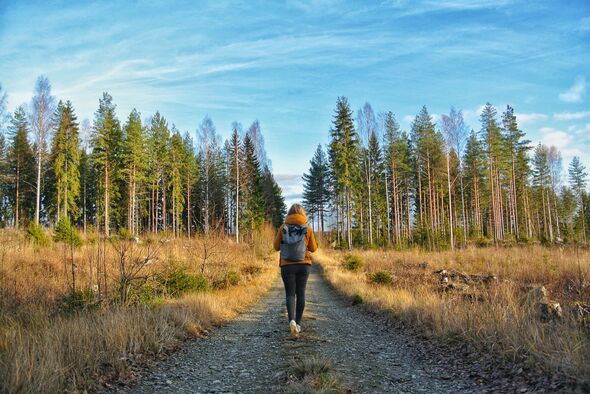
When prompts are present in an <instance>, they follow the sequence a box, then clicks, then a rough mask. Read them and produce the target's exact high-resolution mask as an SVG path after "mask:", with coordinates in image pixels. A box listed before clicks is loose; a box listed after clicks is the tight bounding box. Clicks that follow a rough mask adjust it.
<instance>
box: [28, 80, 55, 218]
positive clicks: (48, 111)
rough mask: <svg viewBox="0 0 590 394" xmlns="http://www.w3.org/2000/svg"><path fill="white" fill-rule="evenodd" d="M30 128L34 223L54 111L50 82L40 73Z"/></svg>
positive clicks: (32, 107) (37, 212)
mask: <svg viewBox="0 0 590 394" xmlns="http://www.w3.org/2000/svg"><path fill="white" fill-rule="evenodd" d="M31 110H32V112H31V121H30V122H31V129H32V132H33V136H34V138H33V143H34V147H35V162H36V167H37V179H36V190H35V223H36V224H39V216H40V211H41V190H42V185H41V183H42V172H43V164H44V162H45V152H46V150H47V138H48V136H49V133H50V131H51V129H52V128H53V124H52V116H53V113H54V111H55V97H53V96H52V95H51V84H50V83H49V79H47V77H45V76H43V75H41V76H39V77H38V78H37V82H36V83H35V94H34V96H33V100H32V104H31Z"/></svg>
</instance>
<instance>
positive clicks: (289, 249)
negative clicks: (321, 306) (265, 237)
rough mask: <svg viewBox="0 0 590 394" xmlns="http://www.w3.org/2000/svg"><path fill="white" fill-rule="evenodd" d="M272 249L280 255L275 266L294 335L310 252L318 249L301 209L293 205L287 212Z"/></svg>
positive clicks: (309, 266)
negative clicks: (281, 281) (278, 272)
mask: <svg viewBox="0 0 590 394" xmlns="http://www.w3.org/2000/svg"><path fill="white" fill-rule="evenodd" d="M274 248H275V250H277V251H280V252H281V253H280V260H279V265H280V266H281V277H282V278H283V283H284V284H285V295H286V298H287V314H288V316H289V327H290V329H291V334H293V335H297V334H299V333H300V332H301V318H302V317H303V309H304V308H305V285H306V284H307V278H308V277H309V271H310V269H311V255H310V252H311V253H313V252H315V251H316V250H317V248H318V245H317V243H316V240H315V236H314V235H313V230H312V228H311V226H310V225H308V224H307V216H306V215H305V210H304V209H303V207H302V206H301V205H299V204H293V205H292V206H291V208H290V209H289V213H288V214H287V217H286V218H285V223H284V224H282V225H281V227H280V228H279V231H278V232H277V235H276V237H275V240H274ZM296 297H297V302H296V301H295V298H296Z"/></svg>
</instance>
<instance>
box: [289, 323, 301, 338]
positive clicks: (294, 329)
mask: <svg viewBox="0 0 590 394" xmlns="http://www.w3.org/2000/svg"><path fill="white" fill-rule="evenodd" d="M289 327H290V328H291V335H297V334H298V333H299V331H298V330H297V323H295V320H291V321H290V322H289Z"/></svg>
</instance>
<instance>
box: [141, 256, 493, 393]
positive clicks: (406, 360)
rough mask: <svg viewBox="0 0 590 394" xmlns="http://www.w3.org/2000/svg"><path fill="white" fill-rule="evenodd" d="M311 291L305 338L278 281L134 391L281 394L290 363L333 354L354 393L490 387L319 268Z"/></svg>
mask: <svg viewBox="0 0 590 394" xmlns="http://www.w3.org/2000/svg"><path fill="white" fill-rule="evenodd" d="M307 294H308V296H307V300H308V303H307V309H306V312H305V315H304V321H303V324H302V325H303V332H302V334H301V335H300V336H299V338H296V339H294V338H291V337H290V336H289V333H288V325H287V322H286V316H285V311H284V309H285V308H284V298H283V287H282V283H281V282H280V280H279V281H277V283H276V285H275V286H274V287H273V288H272V289H271V291H270V292H269V294H268V295H267V296H266V297H265V298H264V299H263V300H261V301H260V302H259V303H258V304H257V305H255V306H254V307H253V308H252V309H251V310H250V311H248V312H247V313H244V314H243V315H241V316H240V317H238V318H237V319H236V320H234V321H232V322H231V323H230V324H229V325H227V326H225V327H221V328H219V329H218V330H216V331H215V333H214V334H212V335H211V336H210V337H209V338H207V339H202V340H196V341H194V342H191V343H190V344H188V345H187V346H185V347H184V348H183V349H182V350H181V351H179V352H177V353H175V354H174V355H172V356H171V357H170V358H168V359H167V360H166V361H163V362H161V363H160V364H159V365H158V366H156V367H155V368H154V369H153V370H152V371H151V372H149V374H148V375H147V376H145V377H144V378H143V379H142V380H141V381H140V382H139V384H138V385H137V386H136V387H134V388H133V389H132V392H135V393H155V392H158V393H161V392H191V393H194V392H239V393H241V392H245V393H268V392H277V391H281V387H282V384H284V382H285V380H286V371H288V369H289V365H290V364H292V363H293V361H294V360H296V359H302V358H308V357H311V356H313V355H319V356H324V357H326V358H329V359H330V360H331V361H332V364H333V367H334V371H335V374H336V375H337V376H338V377H339V379H340V380H341V381H342V382H343V383H344V384H345V385H346V386H347V387H349V388H350V389H351V391H352V392H354V393H357V392H358V393H365V392H366V393H374V392H431V393H441V392H479V391H482V389H484V387H482V386H481V385H480V384H479V383H478V382H477V381H476V380H475V379H474V378H471V377H470V373H469V372H468V371H466V370H465V368H463V367H462V366H460V365H456V364H455V361H454V360H453V358H452V357H445V355H444V353H441V352H434V353H437V354H438V355H437V354H434V355H433V354H432V353H431V352H430V351H429V349H428V347H425V346H424V345H423V344H421V341H420V340H416V339H415V338H412V337H411V336H409V335H408V334H403V333H400V332H399V330H395V329H394V328H392V327H390V326H389V325H388V324H387V321H386V320H385V319H381V318H378V317H372V316H370V315H368V314H367V313H364V312H362V311H361V310H360V308H358V307H354V306H351V304H350V302H349V301H347V300H344V299H342V298H341V297H339V296H338V295H337V294H336V293H335V292H334V291H333V290H332V289H331V288H329V286H328V285H327V283H326V282H325V281H324V279H323V278H322V277H321V275H320V274H319V273H318V270H317V267H314V269H313V270H312V274H311V276H310V278H309V283H308V288H307Z"/></svg>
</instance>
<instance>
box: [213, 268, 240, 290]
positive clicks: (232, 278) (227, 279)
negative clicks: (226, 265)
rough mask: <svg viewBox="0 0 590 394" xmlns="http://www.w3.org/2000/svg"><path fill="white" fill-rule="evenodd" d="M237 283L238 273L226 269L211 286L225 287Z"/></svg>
mask: <svg viewBox="0 0 590 394" xmlns="http://www.w3.org/2000/svg"><path fill="white" fill-rule="evenodd" d="M238 283H240V274H239V273H237V272H236V271H228V272H226V273H225V274H223V276H222V277H221V279H219V280H217V281H215V282H214V283H213V287H215V288H216V289H226V288H228V287H230V286H236V285H237V284H238Z"/></svg>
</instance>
